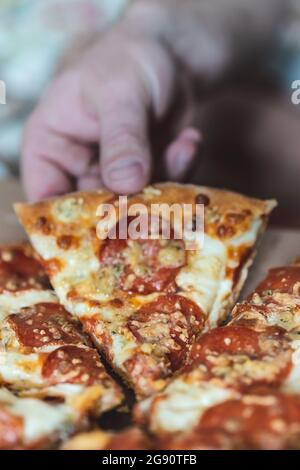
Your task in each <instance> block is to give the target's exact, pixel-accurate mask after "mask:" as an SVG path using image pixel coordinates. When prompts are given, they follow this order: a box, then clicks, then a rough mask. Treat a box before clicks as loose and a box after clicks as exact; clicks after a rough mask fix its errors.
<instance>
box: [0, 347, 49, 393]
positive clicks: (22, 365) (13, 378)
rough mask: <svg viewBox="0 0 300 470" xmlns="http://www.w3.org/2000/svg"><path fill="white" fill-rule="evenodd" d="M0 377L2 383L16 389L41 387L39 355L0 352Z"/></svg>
mask: <svg viewBox="0 0 300 470" xmlns="http://www.w3.org/2000/svg"><path fill="white" fill-rule="evenodd" d="M0 377H1V380H2V381H3V382H5V383H9V384H13V385H15V386H16V387H20V386H23V387H24V386H26V387H32V386H35V387H36V386H41V385H42V382H43V379H42V377H41V361H40V358H39V354H34V353H33V354H27V355H24V354H19V353H16V352H1V354H0Z"/></svg>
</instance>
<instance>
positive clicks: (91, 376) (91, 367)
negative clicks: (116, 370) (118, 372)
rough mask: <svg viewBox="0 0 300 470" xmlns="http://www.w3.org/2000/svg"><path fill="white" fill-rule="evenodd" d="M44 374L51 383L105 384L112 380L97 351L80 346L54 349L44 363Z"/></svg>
mask: <svg viewBox="0 0 300 470" xmlns="http://www.w3.org/2000/svg"><path fill="white" fill-rule="evenodd" d="M42 376H43V377H44V378H45V379H46V380H48V382H49V384H50V385H56V384H60V383H70V384H82V385H86V386H89V385H93V384H95V383H101V384H102V385H103V386H105V384H106V382H108V381H109V380H110V379H109V376H108V375H107V373H106V371H105V369H104V367H103V365H102V364H101V362H100V359H99V356H98V354H97V352H96V351H95V350H93V349H90V348H84V347H79V346H62V347H60V348H58V349H56V350H55V351H52V352H51V353H50V354H49V356H48V357H47V359H46V361H45V362H44V364H43V368H42Z"/></svg>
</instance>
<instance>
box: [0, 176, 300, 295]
mask: <svg viewBox="0 0 300 470" xmlns="http://www.w3.org/2000/svg"><path fill="white" fill-rule="evenodd" d="M23 199H24V195H23V191H22V189H21V186H20V184H19V183H18V182H17V181H5V182H0V243H13V242H18V241H21V240H24V239H25V238H26V235H25V233H24V231H23V229H22V228H21V226H20V225H19V223H18V221H17V218H16V216H15V215H14V212H13V208H12V205H13V203H14V202H17V201H22V200H23ZM299 256H300V230H291V229H269V230H268V231H267V233H266V234H265V236H264V239H263V241H262V243H261V245H260V247H259V250H258V254H257V257H256V259H255V261H254V265H253V267H252V268H251V271H250V275H249V278H248V281H247V283H246V286H245V289H244V294H245V293H247V292H250V291H251V289H252V288H253V287H254V286H255V285H256V284H257V283H258V282H259V281H260V280H261V279H262V278H263V277H264V275H265V273H266V271H267V270H268V269H269V268H271V267H274V266H280V265H285V264H288V263H290V262H292V261H293V260H294V259H295V258H297V257H299ZM244 294H243V295H244Z"/></svg>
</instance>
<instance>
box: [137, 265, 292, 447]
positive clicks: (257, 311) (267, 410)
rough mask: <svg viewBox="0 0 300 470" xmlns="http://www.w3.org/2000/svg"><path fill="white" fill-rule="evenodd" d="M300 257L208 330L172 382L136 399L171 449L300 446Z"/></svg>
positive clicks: (142, 416) (143, 419)
mask: <svg viewBox="0 0 300 470" xmlns="http://www.w3.org/2000/svg"><path fill="white" fill-rule="evenodd" d="M299 287H300V265H297V264H295V265H292V266H289V267H282V268H277V269H273V270H271V271H270V272H269V275H268V276H267V278H266V279H265V280H264V281H263V282H262V283H261V284H260V285H259V286H258V287H257V289H256V291H255V292H254V293H253V294H252V295H251V296H249V298H248V299H247V300H245V301H243V302H241V303H240V304H237V306H236V307H235V308H234V310H233V313H232V319H231V321H230V322H229V323H228V325H227V326H224V327H220V328H216V329H213V330H211V331H209V332H207V333H205V334H204V335H202V336H201V337H200V338H199V339H198V340H197V341H196V342H195V344H194V345H193V347H192V348H191V351H190V354H189V359H188V361H187V365H186V366H185V367H184V368H183V369H182V370H181V371H180V373H179V374H178V376H177V377H176V378H175V379H173V381H172V382H171V383H170V384H169V385H168V386H167V387H166V389H165V390H164V391H163V392H161V393H159V394H156V395H155V396H153V397H150V398H148V399H146V400H144V401H142V402H140V403H139V404H138V405H137V406H136V410H135V416H136V420H137V421H138V422H139V423H140V424H142V425H143V426H145V427H146V428H147V429H148V430H150V431H151V432H152V433H153V434H154V435H155V436H157V438H158V440H159V446H161V447H160V448H164V449H204V448H207V449H209V448H220V449H221V448H229V449H243V448H259V449H289V448H299V447H300V394H299V391H300V356H299V350H300V341H299V332H300V290H299Z"/></svg>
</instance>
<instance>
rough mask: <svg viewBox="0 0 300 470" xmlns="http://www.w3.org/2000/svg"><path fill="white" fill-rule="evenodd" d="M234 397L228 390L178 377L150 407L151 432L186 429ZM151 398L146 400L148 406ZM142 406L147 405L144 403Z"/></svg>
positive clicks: (181, 430) (174, 431)
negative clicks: (210, 410)
mask: <svg viewBox="0 0 300 470" xmlns="http://www.w3.org/2000/svg"><path fill="white" fill-rule="evenodd" d="M233 396H235V393H234V392H233V391H231V390H228V389H225V388H221V387H218V386H215V385H213V384H212V383H205V382H201V383H197V382H196V381H195V382H194V383H193V381H190V380H189V381H184V379H183V378H178V379H177V380H175V381H174V382H172V384H170V385H169V386H168V387H167V388H166V390H165V391H164V392H163V394H162V395H161V397H159V399H158V400H157V405H156V406H154V408H152V407H151V411H150V428H151V431H152V432H154V433H165V432H167V433H176V432H183V431H189V430H190V429H192V428H193V427H194V426H196V425H197V423H198V422H199V420H200V418H201V416H202V414H203V412H204V411H205V410H207V409H208V408H210V407H211V406H214V405H216V404H218V403H221V402H223V401H225V400H228V399H230V398H232V397H233ZM151 403H152V400H151V399H149V400H148V406H149V405H150V404H151ZM142 407H144V411H145V408H146V407H147V402H146V404H143V405H142Z"/></svg>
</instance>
